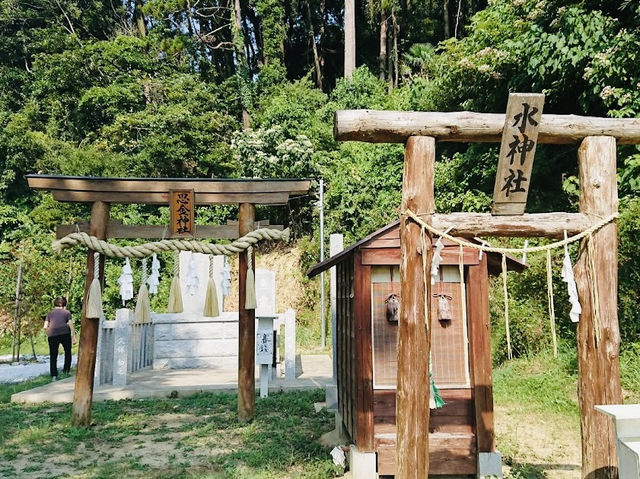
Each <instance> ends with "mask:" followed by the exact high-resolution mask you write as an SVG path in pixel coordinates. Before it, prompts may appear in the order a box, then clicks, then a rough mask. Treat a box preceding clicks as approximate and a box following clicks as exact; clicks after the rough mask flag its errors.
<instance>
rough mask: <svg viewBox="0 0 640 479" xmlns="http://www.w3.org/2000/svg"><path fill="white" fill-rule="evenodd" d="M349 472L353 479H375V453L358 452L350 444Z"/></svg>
mask: <svg viewBox="0 0 640 479" xmlns="http://www.w3.org/2000/svg"><path fill="white" fill-rule="evenodd" d="M349 448H350V450H349V456H348V461H349V470H350V471H351V477H352V478H353V479H377V477H378V473H377V459H376V453H375V452H360V451H358V448H357V447H356V446H355V445H354V444H352V445H351V446H349Z"/></svg>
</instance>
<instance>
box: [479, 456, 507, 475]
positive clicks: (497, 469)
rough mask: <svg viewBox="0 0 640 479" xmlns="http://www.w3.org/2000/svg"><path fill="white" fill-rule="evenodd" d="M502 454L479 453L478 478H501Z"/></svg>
mask: <svg viewBox="0 0 640 479" xmlns="http://www.w3.org/2000/svg"><path fill="white" fill-rule="evenodd" d="M501 477H502V454H500V452H499V451H496V452H479V453H478V478H486V479H489V478H501Z"/></svg>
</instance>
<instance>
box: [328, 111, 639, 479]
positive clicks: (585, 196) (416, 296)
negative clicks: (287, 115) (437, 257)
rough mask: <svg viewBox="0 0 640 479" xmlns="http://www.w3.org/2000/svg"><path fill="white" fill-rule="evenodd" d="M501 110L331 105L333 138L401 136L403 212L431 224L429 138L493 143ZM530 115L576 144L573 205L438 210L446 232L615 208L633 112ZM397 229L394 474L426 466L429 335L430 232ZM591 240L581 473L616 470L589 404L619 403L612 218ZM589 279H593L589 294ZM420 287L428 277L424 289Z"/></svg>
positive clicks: (608, 436) (553, 221)
mask: <svg viewBox="0 0 640 479" xmlns="http://www.w3.org/2000/svg"><path fill="white" fill-rule="evenodd" d="M505 118H506V115H505V114H485V113H470V112H449V113H438V112H405V111H372V110H343V111H338V112H336V116H335V123H334V137H335V139H336V140H342V141H344V140H351V141H366V142H373V143H405V164H404V175H403V185H402V211H403V212H404V211H407V210H411V211H413V212H414V213H415V214H417V215H418V216H419V217H420V218H421V219H422V220H423V221H424V222H426V223H429V224H431V223H433V222H434V221H435V222H438V221H439V219H444V216H445V215H442V216H440V215H437V214H435V199H434V182H433V180H434V163H435V157H436V151H435V146H436V141H447V142H500V141H501V137H502V134H503V130H504V127H505V125H506V122H505ZM539 123H540V124H539V125H537V126H538V138H537V139H538V142H540V143H555V144H579V149H578V166H579V175H580V212H579V213H564V212H557V213H543V214H524V215H522V214H517V215H516V216H492V215H491V214H488V213H487V214H478V213H472V214H471V213H469V214H467V213H454V214H451V215H446V217H447V219H448V220H449V221H451V222H452V223H453V229H452V230H451V234H452V235H457V236H479V235H486V236H496V237H498V236H508V237H513V236H528V237H536V236H538V237H552V238H554V237H555V238H557V237H561V236H562V235H563V232H564V231H569V232H579V231H584V230H585V229H587V228H588V227H589V226H591V225H592V224H594V223H596V222H597V221H598V220H601V219H602V218H606V217H609V216H611V215H612V214H615V213H617V211H618V193H617V184H616V144H617V143H620V144H640V119H612V118H595V117H580V116H574V115H542V116H541V119H539ZM525 201H526V196H525ZM454 217H455V221H453V220H452V218H454ZM400 235H401V252H402V260H401V267H400V270H401V283H402V286H401V297H402V300H401V301H402V306H401V308H400V310H401V317H400V321H399V327H398V375H397V400H396V405H397V406H396V418H397V434H398V437H397V473H398V477H399V478H401V479H406V478H415V479H424V478H426V477H428V473H429V434H428V431H429V400H428V398H429V392H430V391H429V371H428V360H427V359H426V358H428V357H429V354H430V347H431V345H430V341H431V339H430V334H429V332H428V331H427V330H426V328H425V293H426V300H427V302H428V303H427V307H430V306H429V304H430V302H431V294H430V292H429V291H425V283H424V282H423V278H424V276H423V258H422V253H423V252H424V251H423V250H426V270H427V271H429V270H430V269H431V261H432V240H431V234H430V233H427V234H426V235H425V238H424V240H423V239H421V227H420V225H418V224H417V223H416V222H415V221H413V220H412V219H411V218H409V217H408V216H407V215H403V216H402V218H401V226H400ZM423 241H424V243H423ZM591 241H593V246H594V250H595V251H596V255H595V258H591V259H592V261H593V262H594V263H595V268H592V267H589V258H588V255H587V252H586V247H585V244H584V242H583V244H582V246H581V248H580V256H579V259H578V262H577V264H576V266H575V268H574V271H575V275H576V282H577V287H578V293H579V297H580V302H581V304H582V308H583V309H582V315H581V318H580V322H579V323H578V332H577V347H578V361H579V379H578V398H579V403H580V420H581V428H582V476H583V477H584V478H589V479H596V478H597V479H599V478H617V477H618V472H617V461H616V449H615V447H616V446H615V444H616V436H615V429H614V424H613V422H612V421H611V420H610V419H609V418H607V417H605V416H604V415H600V414H598V413H596V411H595V410H594V406H595V405H597V404H619V403H621V402H622V393H621V387H620V372H619V359H618V355H619V347H620V331H619V325H618V313H617V285H618V278H617V276H618V266H617V224H616V223H615V222H611V223H609V224H607V225H605V226H604V227H602V228H600V229H599V230H597V231H596V232H595V233H593V235H592V240H591ZM592 285H596V288H595V289H596V290H597V294H595V295H594V291H593V289H594V288H592ZM429 287H430V286H429V282H428V281H427V282H426V289H427V290H428V289H429ZM594 298H595V300H594ZM594 304H595V306H596V307H595V311H594V308H593V305H594ZM487 308H488V305H487ZM486 327H487V328H488V327H489V325H488V324H487V325H486ZM485 380H486V384H483V385H484V386H486V387H487V388H489V389H490V388H492V384H491V371H488V372H486V375H485ZM492 447H495V444H493V442H492V441H484V440H483V439H482V438H481V437H478V451H479V452H492V451H491V448H492ZM363 452H368V451H363Z"/></svg>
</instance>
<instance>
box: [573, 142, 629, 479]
mask: <svg viewBox="0 0 640 479" xmlns="http://www.w3.org/2000/svg"><path fill="white" fill-rule="evenodd" d="M578 168H579V172H580V212H581V213H584V214H587V215H589V216H592V218H593V220H594V221H595V220H597V219H599V218H602V217H606V216H609V215H610V214H612V213H615V212H617V211H618V190H617V185H616V141H615V139H614V138H612V137H607V136H599V137H587V138H585V139H584V140H583V142H582V144H581V145H580V148H579V149H578ZM617 233H618V228H617V224H616V223H615V222H611V223H609V224H607V225H606V226H603V227H602V228H600V229H599V230H598V231H596V232H595V233H593V234H592V236H591V239H588V238H587V239H585V240H583V241H582V244H581V247H580V256H579V258H578V262H577V263H576V266H575V268H574V271H575V276H576V284H577V286H578V294H579V297H580V304H581V306H582V314H581V315H580V322H579V323H578V334H577V342H578V371H579V375H578V401H579V403H580V426H581V429H582V477H583V478H588V479H617V478H618V467H617V466H618V461H617V460H616V431H615V424H614V420H613V419H612V418H610V417H608V416H606V415H604V414H602V413H599V412H597V411H596V410H595V409H594V406H596V405H600V404H622V389H621V386H620V364H619V353H620V328H619V325H618V307H617V304H618V296H617V291H618V234H617ZM589 249H591V251H589Z"/></svg>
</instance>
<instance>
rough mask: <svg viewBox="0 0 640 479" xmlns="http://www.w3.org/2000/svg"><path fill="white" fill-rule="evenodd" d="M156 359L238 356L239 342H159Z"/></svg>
mask: <svg viewBox="0 0 640 479" xmlns="http://www.w3.org/2000/svg"><path fill="white" fill-rule="evenodd" d="M154 355H155V357H156V358H200V357H211V356H214V357H220V356H237V355H238V341H237V340H234V339H201V340H198V339H175V340H173V341H157V340H156V344H155V351H154Z"/></svg>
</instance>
